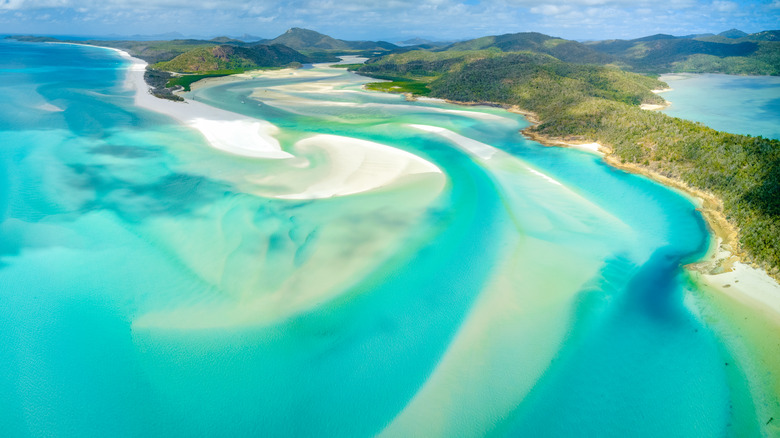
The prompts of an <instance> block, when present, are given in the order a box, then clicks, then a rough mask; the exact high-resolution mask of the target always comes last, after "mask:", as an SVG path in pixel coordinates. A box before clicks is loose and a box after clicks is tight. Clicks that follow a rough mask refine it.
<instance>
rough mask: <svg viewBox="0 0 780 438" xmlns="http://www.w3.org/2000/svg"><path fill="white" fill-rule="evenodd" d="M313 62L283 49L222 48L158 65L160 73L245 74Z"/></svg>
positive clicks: (208, 48)
mask: <svg viewBox="0 0 780 438" xmlns="http://www.w3.org/2000/svg"><path fill="white" fill-rule="evenodd" d="M293 62H297V63H304V62H310V60H309V58H308V57H306V56H304V55H302V54H301V53H299V52H297V51H295V50H293V49H291V48H289V47H286V46H282V45H272V46H266V45H256V46H252V47H237V46H229V45H221V46H215V47H203V48H199V49H194V50H190V51H188V52H186V53H183V54H181V55H179V56H177V57H175V58H173V59H172V60H170V61H165V62H158V63H157V64H154V65H153V66H152V67H153V68H155V69H157V70H165V71H176V72H187V73H194V72H217V71H224V70H233V71H244V70H247V69H251V68H259V67H281V66H285V65H289V64H290V63H293Z"/></svg>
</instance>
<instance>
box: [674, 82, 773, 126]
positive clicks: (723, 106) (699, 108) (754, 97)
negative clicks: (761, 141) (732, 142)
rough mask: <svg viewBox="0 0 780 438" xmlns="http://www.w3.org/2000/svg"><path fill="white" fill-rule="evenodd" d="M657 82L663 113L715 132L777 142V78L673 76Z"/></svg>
mask: <svg viewBox="0 0 780 438" xmlns="http://www.w3.org/2000/svg"><path fill="white" fill-rule="evenodd" d="M661 80H663V81H665V82H666V83H668V84H669V86H670V87H672V89H671V90H670V91H667V92H664V93H663V94H662V95H661V96H663V98H664V99H666V100H668V101H670V102H671V103H672V105H671V106H669V107H668V108H666V109H664V110H663V111H664V112H665V113H666V114H668V115H670V116H674V117H679V118H681V119H688V120H693V121H696V122H701V123H704V124H705V125H707V126H709V127H711V128H713V129H716V130H718V131H725V132H731V133H733V134H743V135H753V136H759V135H760V136H763V137H766V138H774V139H780V78H778V77H777V76H735V75H722V74H674V75H664V76H662V77H661Z"/></svg>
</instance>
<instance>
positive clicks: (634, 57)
mask: <svg viewBox="0 0 780 438" xmlns="http://www.w3.org/2000/svg"><path fill="white" fill-rule="evenodd" d="M742 34H744V32H740V31H738V30H735V29H733V30H732V31H727V32H723V33H721V34H719V35H710V36H691V37H674V36H671V35H653V36H651V37H645V38H638V39H635V40H609V41H599V42H594V43H589V44H588V46H589V47H591V48H593V49H594V50H597V51H599V52H603V53H605V54H608V55H611V56H613V57H615V59H617V60H618V62H619V63H621V64H623V65H624V66H626V67H628V68H630V69H632V70H635V71H640V72H651V73H666V72H691V73H727V74H754V75H780V31H764V32H758V33H755V34H750V35H747V34H744V35H743V36H740V35H742Z"/></svg>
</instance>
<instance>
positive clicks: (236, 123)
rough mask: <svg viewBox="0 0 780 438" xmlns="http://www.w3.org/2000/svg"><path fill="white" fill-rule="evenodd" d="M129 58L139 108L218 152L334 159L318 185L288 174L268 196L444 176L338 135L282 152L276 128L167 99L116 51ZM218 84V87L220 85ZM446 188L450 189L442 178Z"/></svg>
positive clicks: (326, 194)
mask: <svg viewBox="0 0 780 438" xmlns="http://www.w3.org/2000/svg"><path fill="white" fill-rule="evenodd" d="M108 49H111V50H115V51H116V52H118V53H119V54H120V56H121V57H122V58H124V59H127V60H129V61H130V62H131V64H130V66H128V68H127V77H126V79H125V86H126V87H127V88H128V89H132V90H134V91H135V96H134V103H135V105H136V106H138V107H141V108H144V109H148V110H151V111H154V112H157V113H161V114H164V115H167V116H169V117H172V118H173V119H175V120H177V121H179V122H181V123H182V124H183V125H185V126H188V127H190V128H193V129H195V130H197V131H199V132H200V133H201V134H202V135H203V136H204V137H205V140H206V142H207V143H208V144H209V145H210V146H211V147H213V148H214V149H218V150H221V151H224V152H227V153H230V154H233V155H238V156H241V157H247V158H261V159H282V160H287V159H291V160H290V161H289V163H290V167H291V168H302V167H307V166H309V165H311V161H310V160H309V159H307V158H306V157H305V156H304V155H301V154H300V152H302V151H309V152H311V151H316V150H321V151H322V152H324V153H325V155H327V156H328V157H330V159H329V160H328V163H329V164H328V172H327V173H326V174H325V175H324V176H323V177H321V178H320V179H318V180H315V181H310V182H308V184H304V186H301V185H300V182H299V181H290V180H288V179H289V178H287V177H285V172H282V173H281V174H279V175H276V174H269V175H265V177H264V178H261V180H262V181H259V182H258V183H259V184H260V185H261V186H262V185H264V184H265V185H270V186H272V187H274V188H275V189H274V190H270V191H264V190H263V189H262V188H259V191H260V192H263V196H268V197H273V198H277V199H294V200H307V199H323V198H332V197H340V196H347V195H353V194H358V193H365V192H370V191H375V190H380V189H383V188H384V187H387V186H392V185H396V184H401V183H404V182H405V181H407V180H410V179H411V180H413V179H416V178H419V175H422V174H429V175H436V176H437V177H438V176H440V175H443V172H442V171H441V169H439V168H438V167H437V166H436V165H434V164H433V163H431V162H429V161H427V160H425V159H423V158H420V157H418V156H416V155H414V154H411V153H409V152H406V151H403V150H401V149H397V148H394V147H391V146H386V145H383V144H379V143H374V142H369V141H365V140H359V139H355V138H351V137H341V136H336V135H323V134H319V135H313V136H310V137H306V138H305V139H302V140H300V141H298V142H297V143H295V144H294V145H293V147H292V151H291V152H295V151H297V152H298V153H296V154H293V153H291V152H287V151H285V150H282V148H281V144H280V143H279V140H277V139H276V137H275V135H276V134H278V133H279V128H278V127H277V126H276V125H273V124H272V123H270V122H268V121H266V120H262V119H257V118H253V117H249V116H245V115H242V114H239V113H234V112H230V111H225V110H222V109H219V108H216V107H212V106H210V105H207V104H205V103H201V102H198V101H195V100H191V99H185V100H184V101H183V102H175V101H171V100H167V99H161V98H158V97H156V96H154V95H153V94H152V93H151V92H150V88H151V87H150V86H149V85H148V84H147V83H146V81H145V80H144V73H145V71H146V66H147V63H146V62H145V61H143V60H141V59H138V58H134V57H132V56H131V55H130V54H129V53H127V52H125V51H123V50H119V49H114V48H108ZM273 71H275V72H278V74H283V75H287V74H292V73H294V72H295V71H296V69H280V70H276V69H275V70H273ZM265 72H267V70H262V69H258V70H252V71H250V72H244V73H240V74H238V75H228V76H225V77H218V78H213V79H214V82H211V83H205V84H201V86H202V87H206V86H210V85H216V84H220V83H226V82H235V81H240V80H246V79H252V78H253V77H255V76H257V75H258V74H259V73H261V74H262V73H265ZM215 82H216V83H215ZM440 183H441V186H442V187H443V185H444V179H443V178H442V179H441V181H440Z"/></svg>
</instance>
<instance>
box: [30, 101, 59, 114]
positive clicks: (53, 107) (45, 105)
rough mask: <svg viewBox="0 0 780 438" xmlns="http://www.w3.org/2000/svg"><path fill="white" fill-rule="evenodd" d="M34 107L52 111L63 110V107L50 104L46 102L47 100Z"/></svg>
mask: <svg viewBox="0 0 780 438" xmlns="http://www.w3.org/2000/svg"><path fill="white" fill-rule="evenodd" d="M36 108H38V109H39V110H43V111H49V112H53V113H57V112H62V111H65V110H64V109H62V108H60V107H58V106H57V105H52V104H51V103H48V102H47V103H42V104H40V105H38V106H36Z"/></svg>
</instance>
